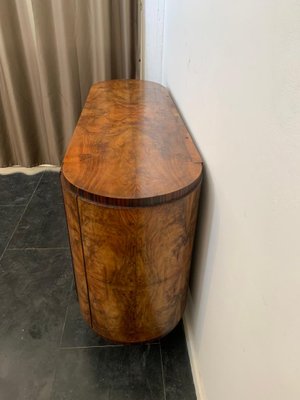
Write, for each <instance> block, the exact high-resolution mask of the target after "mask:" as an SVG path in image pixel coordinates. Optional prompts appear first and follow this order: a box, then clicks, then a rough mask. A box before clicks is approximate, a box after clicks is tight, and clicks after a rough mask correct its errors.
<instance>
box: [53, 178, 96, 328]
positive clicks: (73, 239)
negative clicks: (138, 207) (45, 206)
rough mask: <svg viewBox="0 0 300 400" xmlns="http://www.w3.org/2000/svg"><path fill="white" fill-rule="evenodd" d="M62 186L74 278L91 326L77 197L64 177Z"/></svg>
mask: <svg viewBox="0 0 300 400" xmlns="http://www.w3.org/2000/svg"><path fill="white" fill-rule="evenodd" d="M61 184H62V188H63V196H64V203H65V211H66V217H67V222H68V224H67V225H68V231H69V239H70V246H71V253H72V259H73V270H74V277H75V283H76V289H77V295H78V300H79V305H80V310H81V313H82V316H83V317H84V319H85V320H86V322H87V323H88V324H89V325H90V326H91V322H92V321H91V313H90V305H89V297H88V288H87V282H86V275H85V268H84V266H85V264H84V257H83V253H82V241H81V232H80V225H79V214H78V207H77V197H76V195H75V194H74V193H72V192H71V191H69V190H68V188H67V185H66V184H65V179H64V177H63V175H61Z"/></svg>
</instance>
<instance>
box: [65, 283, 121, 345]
mask: <svg viewBox="0 0 300 400" xmlns="http://www.w3.org/2000/svg"><path fill="white" fill-rule="evenodd" d="M108 345H109V346H112V345H114V343H112V342H109V341H107V340H105V339H103V338H101V337H100V336H98V335H97V334H96V333H95V332H94V331H93V330H92V329H91V328H90V327H89V326H88V324H87V323H86V322H85V321H84V319H83V318H82V316H81V314H80V309H79V303H78V300H77V296H76V291H75V287H73V289H72V293H71V296H70V302H69V306H68V311H67V316H66V323H65V328H64V333H63V337H62V342H61V346H62V347H89V346H108Z"/></svg>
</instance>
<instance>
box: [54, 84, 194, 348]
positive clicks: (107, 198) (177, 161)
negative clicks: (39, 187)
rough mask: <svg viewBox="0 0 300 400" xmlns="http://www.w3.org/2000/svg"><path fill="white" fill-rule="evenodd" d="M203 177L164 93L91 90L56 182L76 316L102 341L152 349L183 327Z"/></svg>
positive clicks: (118, 87) (142, 88) (150, 87)
mask: <svg viewBox="0 0 300 400" xmlns="http://www.w3.org/2000/svg"><path fill="white" fill-rule="evenodd" d="M201 176H202V161H201V158H200V155H199V153H198V151H197V149H196V147H195V145H194V143H193V141H192V139H191V137H190V135H189V133H188V131H187V129H186V127H185V125H184V123H183V121H182V119H181V117H180V115H179V113H178V111H177V109H176V106H175V105H174V103H173V101H172V100H171V98H170V96H169V94H168V92H167V90H166V89H165V88H163V87H162V86H160V85H158V84H155V83H151V82H145V81H138V80H116V81H106V82H100V83H97V84H95V85H93V86H92V88H91V90H90V93H89V95H88V98H87V101H86V104H85V107H84V109H83V111H82V114H81V117H80V119H79V121H78V124H77V127H76V129H75V132H74V134H73V137H72V140H71V143H70V145H69V148H68V150H67V153H66V155H65V158H64V163H63V166H62V173H61V181H62V187H63V193H64V201H65V208H66V216H67V222H68V229H69V236H70V245H71V250H72V256H73V265H74V274H75V280H76V287H77V293H78V298H79V303H80V308H81V312H82V315H83V317H84V318H85V320H86V321H87V323H88V324H89V325H90V326H91V327H92V328H93V329H94V330H95V331H96V332H97V333H98V334H100V335H102V336H103V337H105V338H107V339H110V340H112V341H116V342H123V343H135V342H143V341H149V340H152V339H155V338H158V337H161V336H163V335H165V334H166V333H168V332H169V331H170V330H172V329H173V328H174V327H175V326H176V324H177V323H178V321H179V320H180V318H181V317H182V314H183V311H184V307H185V300H186V294H187V285H188V279H189V268H190V258H191V252H192V246H193V238H194V231H195V225H196V215H197V205H198V198H199V192H200V182H201Z"/></svg>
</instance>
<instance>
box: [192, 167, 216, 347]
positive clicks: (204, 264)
mask: <svg viewBox="0 0 300 400" xmlns="http://www.w3.org/2000/svg"><path fill="white" fill-rule="evenodd" d="M218 225H219V215H218V212H217V207H216V199H215V194H214V187H213V182H212V178H211V175H210V172H209V169H208V168H207V167H206V164H205V162H204V170H203V180H202V186H201V193H200V201H199V209H198V221H197V225H196V233H195V239H194V248H193V254H192V262H191V276H190V285H189V286H190V290H191V296H192V303H193V309H192V310H191V312H192V321H191V323H192V324H193V325H194V324H196V327H193V328H194V332H195V328H196V329H197V337H198V338H199V340H200V338H201V334H202V329H203V322H204V320H205V314H206V309H207V303H208V298H209V293H210V284H211V277H212V273H213V265H214V257H215V254H216V247H217V241H218V240H217V232H218Z"/></svg>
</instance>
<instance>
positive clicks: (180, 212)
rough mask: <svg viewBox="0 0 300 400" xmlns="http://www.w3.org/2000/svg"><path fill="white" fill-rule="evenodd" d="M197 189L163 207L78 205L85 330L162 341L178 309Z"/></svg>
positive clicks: (186, 270)
mask: <svg viewBox="0 0 300 400" xmlns="http://www.w3.org/2000/svg"><path fill="white" fill-rule="evenodd" d="M198 194H199V187H198V188H197V190H195V191H193V192H191V193H190V194H189V195H187V196H185V197H183V198H181V199H178V200H175V201H173V202H171V203H167V204H163V205H159V206H155V207H148V208H146V207H144V208H112V207H103V206H98V205H96V204H93V203H90V202H88V201H86V200H85V199H79V213H80V220H81V226H82V240H83V243H84V255H85V263H86V264H85V265H86V271H87V280H88V287H89V294H90V302H91V314H92V326H93V328H94V329H95V330H96V331H97V332H98V333H99V334H100V335H102V336H104V337H106V338H108V339H110V340H113V341H118V342H125V343H134V342H142V341H148V340H151V339H153V338H156V337H160V336H163V335H164V334H166V333H167V332H168V331H170V330H171V329H172V328H173V327H174V326H176V324H177V323H178V322H179V320H180V318H181V316H182V313H183V310H184V307H185V297H186V292H187V284H188V277H189V268H190V256H191V251H192V246H193V237H194V231H195V224H196V215H197V214H196V212H195V211H196V209H197V204H198Z"/></svg>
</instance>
